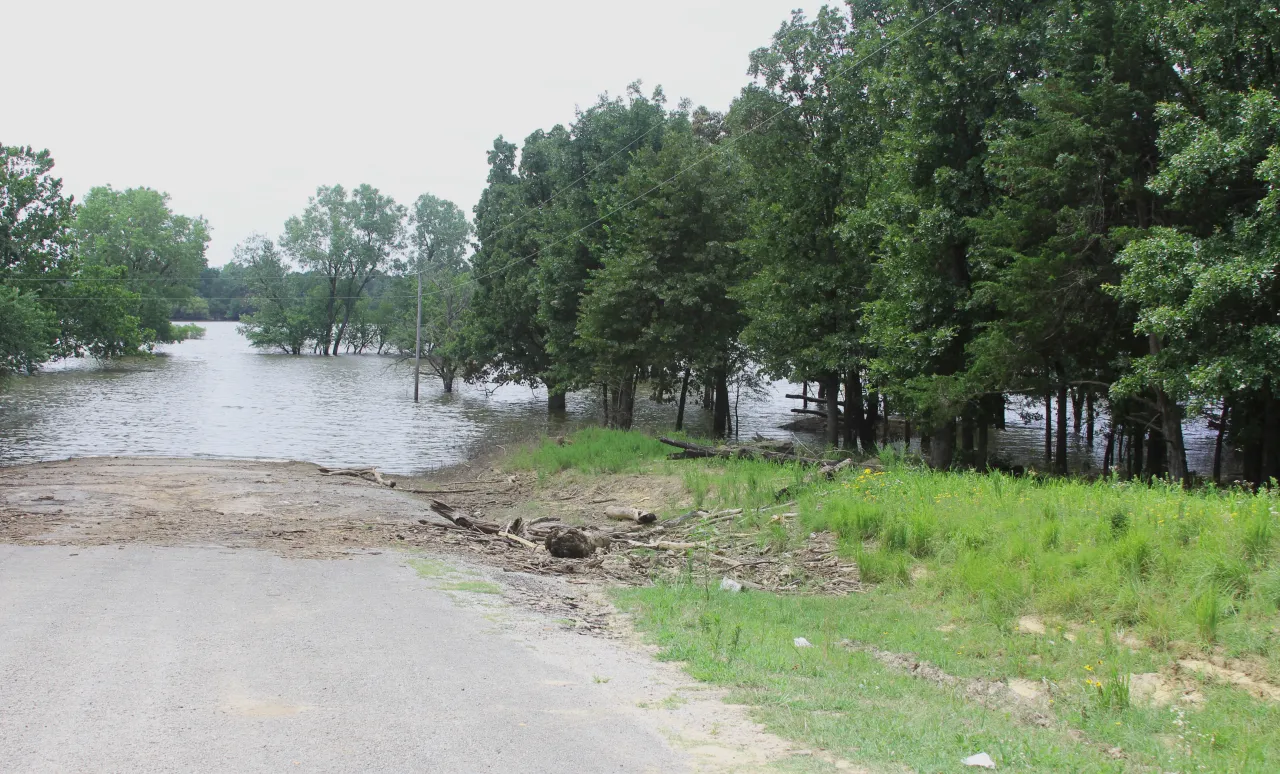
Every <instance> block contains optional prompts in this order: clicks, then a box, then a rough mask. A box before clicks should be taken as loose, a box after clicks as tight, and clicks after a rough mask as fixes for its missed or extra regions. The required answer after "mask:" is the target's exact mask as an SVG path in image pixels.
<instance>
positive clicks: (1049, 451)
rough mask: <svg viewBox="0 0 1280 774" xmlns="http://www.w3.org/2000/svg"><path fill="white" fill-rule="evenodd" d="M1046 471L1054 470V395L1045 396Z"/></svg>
mask: <svg viewBox="0 0 1280 774" xmlns="http://www.w3.org/2000/svg"><path fill="white" fill-rule="evenodd" d="M1044 469H1045V470H1053V394H1052V393H1048V392H1046V393H1045V394H1044Z"/></svg>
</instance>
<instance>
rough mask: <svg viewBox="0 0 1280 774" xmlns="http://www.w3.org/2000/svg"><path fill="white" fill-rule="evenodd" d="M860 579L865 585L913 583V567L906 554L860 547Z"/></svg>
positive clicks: (858, 557) (857, 558)
mask: <svg viewBox="0 0 1280 774" xmlns="http://www.w3.org/2000/svg"><path fill="white" fill-rule="evenodd" d="M856 561H857V563H858V577H859V578H860V579H861V580H862V582H863V583H901V584H903V585H906V584H909V583H911V567H910V566H909V565H908V564H907V557H906V556H905V555H904V554H900V553H892V552H888V551H869V550H866V549H864V548H863V547H862V546H859V547H858V551H857V555H856Z"/></svg>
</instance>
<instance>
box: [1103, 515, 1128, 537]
mask: <svg viewBox="0 0 1280 774" xmlns="http://www.w3.org/2000/svg"><path fill="white" fill-rule="evenodd" d="M1107 523H1108V525H1109V526H1110V528H1111V537H1113V538H1118V537H1120V536H1122V535H1124V534H1125V533H1126V532H1128V531H1129V514H1127V513H1125V512H1124V511H1118V510H1117V511H1112V512H1111V516H1110V517H1109V518H1108V519H1107Z"/></svg>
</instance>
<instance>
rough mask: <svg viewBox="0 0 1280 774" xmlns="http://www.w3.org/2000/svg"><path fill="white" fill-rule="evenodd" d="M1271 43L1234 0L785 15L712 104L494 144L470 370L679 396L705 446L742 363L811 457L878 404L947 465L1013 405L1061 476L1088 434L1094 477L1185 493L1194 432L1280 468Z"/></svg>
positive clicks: (647, 100) (968, 451)
mask: <svg viewBox="0 0 1280 774" xmlns="http://www.w3.org/2000/svg"><path fill="white" fill-rule="evenodd" d="M1277 45H1280V16H1277V14H1276V13H1275V10H1274V8H1272V7H1271V6H1269V5H1268V4H1260V3H1257V2H1243V1H1242V0H1212V1H1211V2H1190V1H1188V0H1162V1H1161V2H1148V1H1146V0H1122V1H1121V2H1114V1H1111V0H1108V2H1101V1H1094V0H1070V1H1068V0H1055V1H1050V2H1014V1H1012V0H974V1H972V2H964V3H945V2H939V1H938V0H932V1H930V2H920V1H919V0H911V2H907V1H906V0H894V1H892V2H882V1H881V2H864V1H862V0H855V1H853V2H849V3H847V4H846V5H845V6H843V7H840V8H835V7H825V8H823V9H822V10H821V11H819V12H818V13H817V14H816V16H813V17H812V18H809V17H806V16H804V15H802V14H800V13H797V14H795V15H794V16H793V17H792V18H791V19H790V20H789V21H788V22H786V23H785V24H784V25H783V26H782V28H781V29H780V30H779V31H778V33H777V34H776V35H775V36H774V39H773V42H772V44H771V45H770V46H768V47H766V48H762V49H760V50H758V51H755V52H754V53H752V55H751V58H750V74H751V75H752V76H753V78H754V82H753V83H752V84H751V85H750V86H748V87H747V88H745V89H744V90H743V92H742V94H741V95H740V96H739V97H738V98H737V99H736V101H735V102H734V104H733V106H732V108H731V109H730V111H729V112H728V114H727V115H724V116H721V115H718V114H715V113H711V112H709V111H707V110H705V109H701V108H699V109H693V108H692V106H691V105H689V104H688V103H681V104H680V105H678V106H677V107H676V108H675V109H674V110H672V109H669V108H668V107H667V104H666V100H665V99H664V97H663V95H662V93H661V90H658V91H656V92H654V93H652V94H651V95H648V96H646V95H645V93H644V92H642V91H641V89H640V87H639V85H638V84H637V85H636V86H634V87H633V88H632V89H631V90H629V92H628V93H627V95H626V97H625V98H618V99H609V98H602V99H601V100H600V101H599V102H598V103H597V104H595V105H593V106H592V107H590V108H589V109H586V110H583V111H580V112H579V113H578V114H577V115H576V117H575V119H574V121H573V122H572V123H571V124H570V125H568V126H555V127H553V128H551V129H549V130H539V131H536V132H534V133H533V134H531V135H529V136H528V137H527V138H525V140H524V142H523V143H522V144H521V145H520V147H519V148H517V146H516V145H515V144H514V143H511V142H508V141H506V140H504V139H503V138H501V137H500V138H498V140H497V141H496V142H495V143H494V146H493V150H492V151H491V152H490V155H489V165H490V173H489V179H488V187H487V188H486V190H485V191H484V193H483V195H482V197H481V199H480V202H479V204H478V205H477V207H476V211H475V214H476V218H475V224H476V233H477V239H478V248H477V251H476V253H475V256H474V260H473V268H472V271H473V276H474V278H475V285H476V290H475V298H474V299H473V301H472V313H471V315H470V316H469V318H468V324H467V326H466V328H465V330H464V343H465V351H466V352H467V356H468V359H467V369H468V373H469V374H472V375H476V374H479V375H483V376H484V377H485V378H490V379H498V380H511V381H518V382H525V383H534V384H543V385H546V387H547V389H548V390H549V392H550V395H551V402H552V407H553V408H556V407H558V405H562V404H560V403H559V401H560V398H559V397H558V396H561V395H563V394H564V393H565V392H566V391H569V390H576V389H581V388H584V387H587V386H589V385H596V386H597V388H598V389H599V390H600V391H601V393H602V395H604V396H606V397H605V403H606V406H607V408H608V411H609V421H610V422H611V423H613V424H616V425H618V426H622V427H626V426H628V425H629V424H630V422H631V417H632V405H633V402H634V399H635V395H636V393H637V390H638V388H639V385H641V384H645V385H648V386H649V387H650V389H651V392H653V393H654V394H657V395H663V396H672V395H679V396H680V397H679V398H677V400H679V402H680V405H681V407H683V405H684V401H685V397H686V395H687V393H688V392H689V388H690V385H691V384H692V385H693V386H694V393H695V395H698V394H702V395H706V396H707V397H708V399H709V401H708V402H709V403H710V404H711V405H712V406H713V409H712V411H713V430H714V431H716V432H718V433H724V432H726V431H727V430H728V423H729V410H728V401H729V396H728V390H727V384H728V382H729V380H730V379H732V378H733V376H734V374H736V373H738V372H741V371H742V370H743V369H745V368H748V367H749V365H750V364H752V363H755V364H759V365H760V366H762V367H763V368H764V370H765V371H766V372H767V373H768V374H771V375H774V376H778V377H788V378H791V379H793V380H797V381H806V382H810V383H817V384H818V385H820V390H821V393H822V395H823V399H824V400H825V401H826V402H827V405H826V407H825V411H824V413H826V415H827V437H828V440H829V442H830V443H831V444H832V445H835V444H838V443H841V442H843V443H844V444H845V445H846V446H847V447H849V448H851V449H853V448H858V447H861V448H862V449H863V450H864V451H868V452H869V451H873V450H875V448H876V444H877V437H876V432H875V429H874V428H875V427H876V426H877V425H878V424H880V423H882V419H881V418H882V417H883V416H884V415H885V414H886V412H892V413H893V414H894V415H896V416H898V417H901V418H902V419H903V420H905V421H906V423H907V424H906V427H907V428H914V430H915V432H917V433H919V434H920V435H921V436H923V437H924V438H925V439H927V440H928V442H929V443H928V449H929V458H930V461H931V463H932V464H933V465H935V466H937V467H949V466H951V465H953V464H957V463H962V464H977V465H980V466H981V465H984V464H985V461H986V459H987V437H988V429H989V428H990V427H992V426H994V425H998V424H1000V423H1001V422H1002V421H1003V417H1004V412H1005V407H1006V404H1007V402H1008V401H1009V400H1010V399H1011V398H1014V397H1023V398H1026V399H1029V400H1032V401H1037V402H1039V404H1040V405H1042V406H1044V410H1045V412H1046V420H1047V421H1048V424H1049V426H1050V427H1051V428H1053V429H1054V431H1053V434H1052V435H1051V436H1049V437H1048V438H1047V443H1046V456H1047V458H1048V460H1050V461H1051V464H1052V466H1053V467H1054V468H1056V469H1057V470H1059V471H1064V472H1065V470H1066V464H1067V453H1066V452H1067V433H1068V424H1069V422H1072V421H1074V426H1075V428H1076V429H1077V430H1079V429H1080V427H1081V423H1082V416H1081V415H1082V414H1083V415H1084V416H1083V422H1084V424H1086V425H1087V429H1086V432H1087V433H1089V434H1090V435H1092V428H1093V426H1094V422H1095V417H1097V416H1099V415H1104V414H1105V415H1106V416H1108V417H1109V418H1110V422H1109V423H1108V425H1107V427H1106V429H1105V437H1102V438H1100V439H1099V441H1100V442H1102V443H1105V445H1106V452H1105V453H1106V461H1107V464H1108V465H1109V466H1111V465H1114V466H1119V467H1120V468H1121V469H1122V470H1125V471H1127V472H1128V473H1130V474H1133V475H1165V474H1167V475H1169V476H1171V477H1173V478H1175V479H1181V478H1184V477H1185V476H1186V474H1187V469H1186V452H1185V448H1184V444H1183V436H1182V421H1183V420H1184V419H1185V418H1187V417H1188V416H1192V415H1195V414H1203V415H1206V416H1210V417H1211V418H1212V421H1213V423H1214V425H1215V426H1217V427H1219V428H1220V432H1221V434H1222V436H1221V439H1220V444H1221V443H1227V444H1231V445H1234V446H1237V447H1239V448H1241V449H1242V450H1243V458H1244V464H1245V474H1246V477H1247V478H1248V479H1250V480H1251V481H1254V482H1256V483H1263V482H1266V481H1267V480H1269V479H1271V478H1280V327H1278V321H1280V284H1278V279H1277V265H1278V264H1280V214H1278V212H1277V206H1278V205H1280V198H1277V197H1280V194H1278V193H1277V184H1278V183H1280V149H1278V148H1280V145H1278V144H1277V143H1278V141H1280V101H1278V99H1277V97H1278V96H1280V71H1278V67H1280V64H1278V63H1277V51H1276V47H1277ZM680 413H681V414H682V413H683V412H680ZM838 415H843V416H842V417H841V418H838ZM841 419H843V420H845V421H841ZM880 426H883V425H882V424H880ZM907 432H911V430H910V429H908V430H907ZM1216 473H1217V471H1215V474H1216Z"/></svg>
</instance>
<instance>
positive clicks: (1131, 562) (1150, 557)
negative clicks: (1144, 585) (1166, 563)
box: [1111, 533, 1155, 578]
mask: <svg viewBox="0 0 1280 774" xmlns="http://www.w3.org/2000/svg"><path fill="white" fill-rule="evenodd" d="M1111 555H1112V557H1113V558H1114V559H1115V562H1116V565H1117V567H1119V569H1120V571H1121V572H1122V573H1124V574H1125V575H1128V576H1130V577H1133V578H1143V577H1146V575H1147V573H1148V572H1149V571H1150V570H1151V565H1152V564H1153V563H1154V561H1155V550H1154V548H1153V547H1152V545H1151V541H1149V540H1148V539H1147V537H1146V536H1145V535H1142V534H1139V533H1133V534H1130V535H1127V536H1126V537H1124V538H1123V539H1122V540H1120V541H1118V542H1117V543H1116V546H1115V549H1114V550H1113V551H1112V554H1111Z"/></svg>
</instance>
